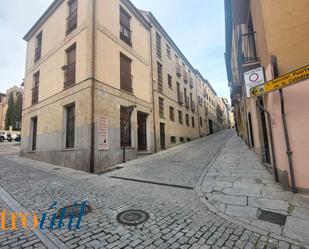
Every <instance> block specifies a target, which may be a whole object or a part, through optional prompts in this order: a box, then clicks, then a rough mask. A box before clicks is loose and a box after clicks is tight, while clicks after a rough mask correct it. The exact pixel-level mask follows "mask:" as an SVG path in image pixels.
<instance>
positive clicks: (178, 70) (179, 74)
mask: <svg viewBox="0 0 309 249" xmlns="http://www.w3.org/2000/svg"><path fill="white" fill-rule="evenodd" d="M176 74H177V76H178V77H181V75H182V72H181V66H180V64H179V63H178V62H176Z"/></svg>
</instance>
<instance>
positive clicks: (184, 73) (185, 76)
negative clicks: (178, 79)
mask: <svg viewBox="0 0 309 249" xmlns="http://www.w3.org/2000/svg"><path fill="white" fill-rule="evenodd" d="M183 81H184V82H185V83H187V82H188V73H187V72H186V71H185V70H183Z"/></svg>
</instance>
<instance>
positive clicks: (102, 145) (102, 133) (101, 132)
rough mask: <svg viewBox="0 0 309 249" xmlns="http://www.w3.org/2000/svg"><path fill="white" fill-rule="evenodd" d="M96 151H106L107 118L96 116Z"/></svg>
mask: <svg viewBox="0 0 309 249" xmlns="http://www.w3.org/2000/svg"><path fill="white" fill-rule="evenodd" d="M97 126H98V149H99V150H108V117H107V116H98V119H97Z"/></svg>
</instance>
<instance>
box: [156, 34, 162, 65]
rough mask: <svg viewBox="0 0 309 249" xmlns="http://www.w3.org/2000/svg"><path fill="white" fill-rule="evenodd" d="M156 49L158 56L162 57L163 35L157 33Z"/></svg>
mask: <svg viewBox="0 0 309 249" xmlns="http://www.w3.org/2000/svg"><path fill="white" fill-rule="evenodd" d="M156 49H157V56H158V57H159V58H160V59H161V36H160V35H159V34H158V33H156Z"/></svg>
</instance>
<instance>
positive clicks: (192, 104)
mask: <svg viewBox="0 0 309 249" xmlns="http://www.w3.org/2000/svg"><path fill="white" fill-rule="evenodd" d="M195 108H196V107H195V101H194V100H192V101H191V111H192V112H195V110H196V109H195Z"/></svg>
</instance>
